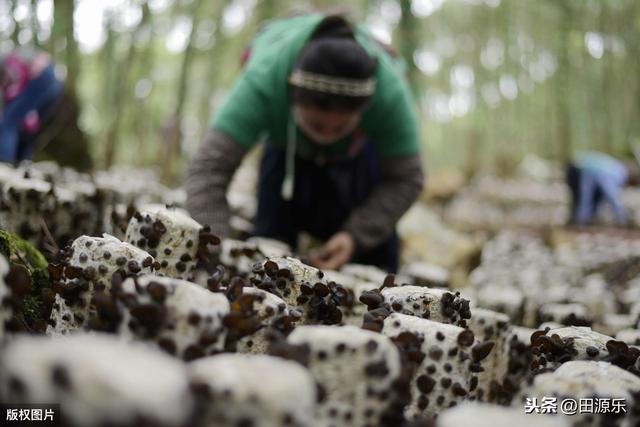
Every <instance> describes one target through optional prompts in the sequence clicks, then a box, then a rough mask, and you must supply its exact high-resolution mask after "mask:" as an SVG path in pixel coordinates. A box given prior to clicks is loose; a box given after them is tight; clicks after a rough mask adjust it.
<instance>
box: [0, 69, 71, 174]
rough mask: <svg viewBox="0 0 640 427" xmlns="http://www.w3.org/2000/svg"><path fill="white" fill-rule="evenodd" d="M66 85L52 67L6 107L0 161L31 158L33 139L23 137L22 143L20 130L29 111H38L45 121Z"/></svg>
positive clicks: (0, 123)
mask: <svg viewBox="0 0 640 427" xmlns="http://www.w3.org/2000/svg"><path fill="white" fill-rule="evenodd" d="M62 89H63V85H62V82H60V81H59V80H58V79H57V78H56V76H55V73H54V68H53V65H49V66H48V67H47V68H45V69H44V70H43V71H42V73H41V74H40V75H39V76H38V77H36V78H35V79H33V80H31V81H30V82H29V84H28V85H27V86H26V87H25V89H24V90H23V91H22V92H21V93H20V95H18V96H17V97H16V98H15V99H13V100H11V101H10V102H8V103H7V104H5V106H4V111H3V112H2V117H1V118H0V161H2V162H11V163H15V162H19V161H21V160H25V159H28V158H30V157H31V154H32V152H33V144H34V142H35V140H34V138H24V140H25V141H27V142H23V143H22V144H20V128H21V126H22V123H23V120H24V118H25V117H26V115H27V114H28V113H29V112H30V111H37V112H38V115H39V116H40V117H41V118H42V117H44V115H45V114H46V113H47V110H48V109H49V108H50V107H51V106H52V105H53V104H54V103H55V101H56V100H57V99H58V97H59V96H60V95H61V94H62Z"/></svg>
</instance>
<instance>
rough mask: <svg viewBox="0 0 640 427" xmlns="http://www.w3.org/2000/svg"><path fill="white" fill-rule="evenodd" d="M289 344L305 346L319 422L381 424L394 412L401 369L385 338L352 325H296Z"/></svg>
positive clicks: (344, 424) (362, 426)
mask: <svg viewBox="0 0 640 427" xmlns="http://www.w3.org/2000/svg"><path fill="white" fill-rule="evenodd" d="M287 343H288V344H290V345H292V346H298V347H304V348H306V350H307V354H306V356H307V358H306V359H307V360H306V362H307V366H308V368H309V371H310V372H311V374H312V376H313V377H314V379H315V380H316V382H317V383H318V385H319V390H320V400H319V402H318V405H317V409H316V418H317V419H318V420H320V422H321V423H322V424H323V425H340V426H361V427H365V426H371V425H385V422H387V420H388V419H389V418H390V417H392V416H393V415H394V414H392V412H393V411H394V410H396V409H397V405H396V401H397V399H398V397H399V396H400V395H399V393H398V390H397V388H398V384H397V382H398V381H399V380H400V379H401V373H402V369H401V365H400V361H401V359H400V354H399V352H398V349H397V348H396V346H395V345H394V344H393V342H392V341H391V340H390V339H389V338H387V337H385V336H384V335H381V334H378V333H375V332H371V331H366V330H363V329H360V328H357V327H355V326H341V327H336V326H324V325H308V326H299V327H297V328H295V329H294V330H293V332H292V333H291V334H290V335H289V336H288V337H287ZM402 396H403V395H402ZM403 403H406V402H403ZM402 406H403V405H400V407H402Z"/></svg>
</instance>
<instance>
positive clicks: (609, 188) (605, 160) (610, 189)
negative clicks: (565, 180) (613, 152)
mask: <svg viewBox="0 0 640 427" xmlns="http://www.w3.org/2000/svg"><path fill="white" fill-rule="evenodd" d="M576 160H577V162H576V167H577V168H578V169H579V178H578V188H577V191H578V195H579V196H578V198H577V199H578V203H577V206H576V213H575V220H576V223H577V224H579V225H585V224H589V223H590V222H591V221H592V220H593V217H594V216H595V214H596V212H597V209H598V204H599V203H598V202H599V200H598V199H599V198H597V197H596V193H597V192H599V193H601V194H602V198H604V200H606V201H607V202H608V203H609V204H611V206H612V207H613V212H614V214H615V217H616V222H617V223H618V225H625V224H626V222H627V216H626V214H625V211H624V208H623V206H622V203H621V202H620V196H621V190H622V187H623V186H624V185H625V183H626V182H627V179H628V173H627V169H626V167H625V166H624V164H623V163H622V162H619V161H618V160H616V159H614V158H613V157H610V156H607V155H606V154H602V153H598V152H593V151H590V152H586V153H584V154H582V155H580V156H578V158H577V159H576Z"/></svg>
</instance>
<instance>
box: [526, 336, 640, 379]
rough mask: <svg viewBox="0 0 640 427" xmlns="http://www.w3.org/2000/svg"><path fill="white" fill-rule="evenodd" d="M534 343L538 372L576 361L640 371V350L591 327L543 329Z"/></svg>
mask: <svg viewBox="0 0 640 427" xmlns="http://www.w3.org/2000/svg"><path fill="white" fill-rule="evenodd" d="M531 346H532V349H531V352H532V354H533V361H532V362H531V370H532V371H533V372H534V373H539V372H545V371H553V370H555V369H557V368H558V367H559V366H560V365H562V364H563V363H565V362H569V361H575V360H593V361H606V362H610V363H612V364H613V365H617V366H619V367H621V368H622V369H627V370H629V371H631V372H633V373H638V370H637V366H636V363H637V361H638V358H639V357H640V349H637V348H635V347H630V346H628V345H627V344H626V343H624V342H622V341H616V340H614V339H613V338H612V337H609V336H606V335H603V334H600V333H598V332H595V331H593V330H591V329H590V328H588V327H576V326H569V327H565V328H558V329H549V328H547V329H545V330H539V331H536V332H534V333H533V335H532V336H531Z"/></svg>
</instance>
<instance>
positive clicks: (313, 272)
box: [250, 257, 352, 325]
mask: <svg viewBox="0 0 640 427" xmlns="http://www.w3.org/2000/svg"><path fill="white" fill-rule="evenodd" d="M250 281H251V283H252V284H253V285H254V286H255V287H257V288H259V289H262V290H264V291H267V292H270V293H272V294H274V295H276V296H278V297H280V298H282V300H283V301H284V302H285V303H287V304H288V305H290V306H292V307H297V308H298V309H299V310H300V312H301V313H302V319H301V324H304V323H320V324H325V325H335V324H339V323H340V322H341V321H342V311H341V310H340V308H339V307H340V306H349V305H351V304H352V299H351V296H352V294H350V293H349V292H347V290H346V289H345V288H343V287H342V286H341V285H339V284H337V283H335V282H330V281H328V280H327V279H326V278H325V277H324V274H323V273H322V271H320V270H318V269H317V268H314V267H311V266H308V265H306V264H304V263H302V262H301V261H299V260H297V259H295V258H290V257H286V258H277V257H274V258H268V259H267V260H265V261H262V262H259V263H256V264H255V265H254V266H253V269H252V277H251V279H250Z"/></svg>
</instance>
